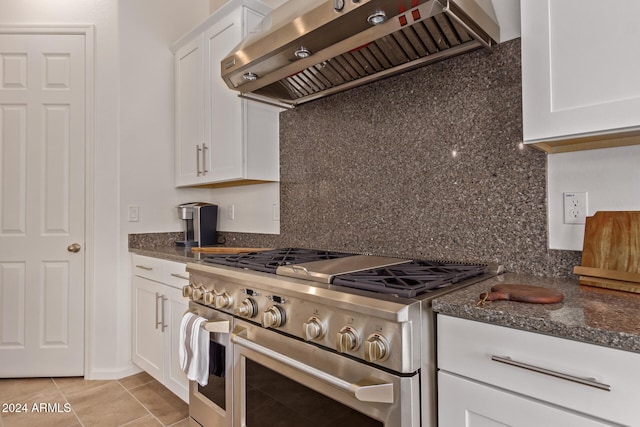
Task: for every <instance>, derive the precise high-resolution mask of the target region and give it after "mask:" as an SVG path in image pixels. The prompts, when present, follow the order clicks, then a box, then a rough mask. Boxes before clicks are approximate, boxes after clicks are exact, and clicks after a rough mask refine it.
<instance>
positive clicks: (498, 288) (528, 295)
mask: <svg viewBox="0 0 640 427" xmlns="http://www.w3.org/2000/svg"><path fill="white" fill-rule="evenodd" d="M563 299H564V294H563V293H562V292H560V291H558V290H557V289H551V288H543V287H542V286H532V285H494V286H492V287H491V292H483V293H481V294H480V302H484V301H496V300H509V301H519V302H528V303H533V304H554V303H558V302H561V301H562V300H563Z"/></svg>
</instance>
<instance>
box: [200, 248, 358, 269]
mask: <svg viewBox="0 0 640 427" xmlns="http://www.w3.org/2000/svg"><path fill="white" fill-rule="evenodd" d="M351 255H353V254H350V253H346V252H334V251H324V250H317V249H301V248H283V249H272V250H268V251H261V252H248V253H242V254H238V255H222V254H221V255H209V256H207V257H206V258H204V259H203V261H205V262H208V263H211V264H219V265H227V266H230V267H237V268H244V269H247V270H253V271H262V272H265V273H273V274H275V272H276V270H277V268H278V267H280V266H281V265H290V264H301V263H303V262H311V261H321V260H326V259H335V258H342V257H346V256H351Z"/></svg>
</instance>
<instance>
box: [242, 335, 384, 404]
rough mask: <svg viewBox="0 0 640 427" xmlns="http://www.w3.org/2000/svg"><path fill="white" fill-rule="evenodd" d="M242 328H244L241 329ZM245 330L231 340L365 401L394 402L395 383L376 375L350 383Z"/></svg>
mask: <svg viewBox="0 0 640 427" xmlns="http://www.w3.org/2000/svg"><path fill="white" fill-rule="evenodd" d="M239 329H242V330H239ZM243 332H245V333H246V330H245V329H243V328H238V329H236V330H235V331H234V332H233V333H232V334H231V335H230V337H231V342H233V343H234V344H237V345H240V346H242V347H245V348H247V349H249V350H253V351H255V352H256V353H258V354H261V355H262V356H266V357H268V358H270V359H273V360H276V361H278V362H280V363H282V364H284V365H287V366H288V367H290V368H293V369H296V370H298V371H302V372H304V373H306V374H308V375H310V376H312V377H313V378H315V379H317V380H320V381H322V382H325V383H328V384H329V385H331V386H333V387H336V388H338V389H340V390H342V391H344V392H346V393H349V394H350V395H352V396H354V397H355V398H356V399H358V400H360V401H363V402H377V403H393V384H392V383H385V382H383V381H381V380H379V379H377V378H374V377H367V378H363V379H362V380H360V381H358V382H355V383H350V382H349V381H345V380H343V379H342V378H338V377H336V376H333V375H330V374H327V373H326V372H323V371H321V370H319V369H316V368H314V367H313V366H309V365H307V364H304V363H302V362H299V361H297V360H295V359H292V358H290V357H288V356H285V355H283V354H280V353H278V352H277V351H273V350H271V349H269V348H266V347H263V346H261V345H260V344H256V343H254V342H253V341H251V340H248V339H246V338H244V337H242V336H240V335H239V334H242V333H243Z"/></svg>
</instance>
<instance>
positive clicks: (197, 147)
mask: <svg viewBox="0 0 640 427" xmlns="http://www.w3.org/2000/svg"><path fill="white" fill-rule="evenodd" d="M201 151H202V148H200V145H196V176H200V175H201V174H202V172H201V171H200V152H201Z"/></svg>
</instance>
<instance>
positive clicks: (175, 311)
mask: <svg viewBox="0 0 640 427" xmlns="http://www.w3.org/2000/svg"><path fill="white" fill-rule="evenodd" d="M184 267H185V264H181V263H176V262H172V261H163V260H159V259H155V258H150V257H143V256H139V255H133V274H134V276H133V278H132V288H133V301H132V305H133V331H132V332H133V334H132V335H133V343H132V355H131V357H132V360H133V362H134V363H135V364H136V365H138V366H139V367H141V368H142V369H144V370H145V371H146V372H147V373H149V375H151V376H152V377H154V378H155V379H157V380H158V381H159V382H161V383H162V384H163V385H164V386H165V387H167V388H168V389H169V390H171V391H172V392H173V393H175V394H176V395H177V396H178V397H180V398H181V399H182V400H184V401H185V402H188V401H189V381H188V379H187V377H186V375H185V374H184V372H182V370H181V369H180V366H179V362H178V345H179V341H178V339H179V338H178V337H179V332H180V322H181V320H182V315H183V314H184V312H185V311H187V308H188V301H187V299H185V298H183V297H182V291H181V288H182V286H186V285H187V284H188V282H189V280H188V277H187V275H186V272H184ZM180 271H182V272H183V273H180Z"/></svg>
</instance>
